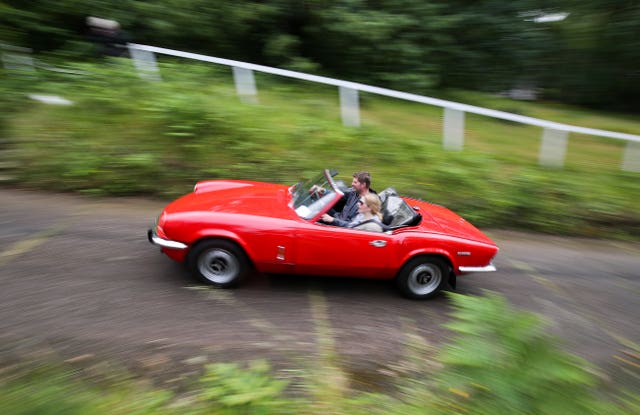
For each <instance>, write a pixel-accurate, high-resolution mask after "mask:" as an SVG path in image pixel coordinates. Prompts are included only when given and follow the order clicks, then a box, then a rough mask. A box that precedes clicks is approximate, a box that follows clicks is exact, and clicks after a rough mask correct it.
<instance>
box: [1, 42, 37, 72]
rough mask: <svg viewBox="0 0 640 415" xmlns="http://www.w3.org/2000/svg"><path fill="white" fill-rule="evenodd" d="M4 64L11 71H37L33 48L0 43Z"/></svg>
mask: <svg viewBox="0 0 640 415" xmlns="http://www.w3.org/2000/svg"><path fill="white" fill-rule="evenodd" d="M0 49H1V50H2V55H1V56H2V66H3V67H4V69H5V70H6V71H10V72H29V73H34V72H35V63H34V61H33V57H32V56H31V49H29V48H23V47H19V46H13V45H8V44H6V43H0Z"/></svg>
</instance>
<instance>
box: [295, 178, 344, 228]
mask: <svg viewBox="0 0 640 415" xmlns="http://www.w3.org/2000/svg"><path fill="white" fill-rule="evenodd" d="M333 175H335V173H334V172H332V171H329V170H325V171H324V172H322V174H320V175H318V176H316V177H314V178H313V179H311V180H307V181H305V182H300V183H297V184H296V185H294V186H293V188H292V196H293V209H294V210H295V211H296V213H297V214H298V216H300V217H301V218H302V219H306V220H309V219H312V218H314V217H315V216H316V215H318V213H320V212H321V211H322V210H324V209H325V208H326V207H327V206H328V205H329V204H331V203H333V202H334V201H335V200H336V196H338V195H339V196H342V192H340V191H339V190H337V188H336V184H335V182H334V181H333V178H332V176H333Z"/></svg>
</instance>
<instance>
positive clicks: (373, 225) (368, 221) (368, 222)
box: [348, 193, 384, 232]
mask: <svg viewBox="0 0 640 415" xmlns="http://www.w3.org/2000/svg"><path fill="white" fill-rule="evenodd" d="M381 209H382V203H381V202H380V198H379V197H378V195H377V194H375V193H367V194H366V195H364V196H362V197H361V198H360V200H359V201H358V216H356V218H355V219H354V220H353V221H352V222H351V223H349V225H348V227H349V228H353V229H360V230H363V231H372V232H382V231H383V230H384V227H383V225H382V212H381Z"/></svg>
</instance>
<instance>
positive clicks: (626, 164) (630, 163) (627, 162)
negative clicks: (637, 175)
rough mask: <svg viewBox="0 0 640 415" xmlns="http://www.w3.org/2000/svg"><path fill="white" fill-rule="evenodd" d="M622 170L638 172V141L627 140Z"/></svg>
mask: <svg viewBox="0 0 640 415" xmlns="http://www.w3.org/2000/svg"><path fill="white" fill-rule="evenodd" d="M622 170H626V171H634V172H640V141H629V142H627V148H626V150H625V151H624V160H623V161H622Z"/></svg>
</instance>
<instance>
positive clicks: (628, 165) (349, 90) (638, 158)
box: [128, 43, 640, 172]
mask: <svg viewBox="0 0 640 415" xmlns="http://www.w3.org/2000/svg"><path fill="white" fill-rule="evenodd" d="M128 47H129V52H130V54H131V57H132V58H133V59H134V62H135V65H136V68H137V69H138V71H139V73H140V75H141V76H142V77H145V78H147V79H154V80H159V79H160V73H159V71H158V67H157V64H156V60H155V55H154V54H162V55H170V56H176V57H180V58H187V59H194V60H199V61H203V62H210V63H215V64H219V65H226V66H230V67H232V68H233V76H234V82H235V86H236V92H237V93H238V95H239V96H240V98H241V99H242V100H244V101H249V102H257V99H258V94H257V89H256V84H255V79H254V76H253V71H258V72H264V73H268V74H273V75H280V76H284V77H288V78H295V79H301V80H305V81H310V82H316V83H321V84H326V85H333V86H337V87H338V88H339V94H340V110H341V116H342V122H343V124H344V125H345V126H352V127H358V126H360V107H359V98H358V91H363V92H368V93H372V94H377V95H383V96H387V97H392V98H397V99H402V100H406V101H413V102H419V103H422V104H428V105H434V106H438V107H442V108H444V120H443V145H444V147H445V148H446V149H450V150H461V149H462V147H463V146H464V113H467V112H468V113H471V114H479V115H484V116H487V117H493V118H498V119H502V120H508V121H513V122H517V123H521V124H528V125H534V126H538V127H541V128H543V129H544V131H543V134H542V144H541V146H540V153H539V163H540V164H541V165H545V166H552V167H561V166H562V165H563V164H564V158H565V153H566V149H567V142H568V135H569V133H577V134H586V135H593V136H599V137H608V138H613V139H620V140H625V141H627V147H626V150H625V154H624V157H623V161H622V166H621V167H622V169H624V170H628V171H637V172H640V136H639V135H634V134H626V133H619V132H614V131H606V130H598V129H595V128H586V127H579V126H575V125H569V124H561V123H557V122H553V121H547V120H542V119H539V118H533V117H526V116H523V115H518V114H512V113H509V112H504V111H497V110H492V109H488V108H482V107H476V106H473V105H467V104H461V103H458V102H452V101H446V100H442V99H437V98H431V97H426V96H422V95H416V94H410V93H407V92H400V91H394V90H391V89H386V88H379V87H375V86H371V85H365V84H360V83H356V82H348V81H342V80H339V79H333V78H327V77H324V76H318V75H310V74H306V73H302V72H295V71H290V70H286V69H279V68H273V67H269V66H263V65H256V64H252V63H247V62H240V61H235V60H230V59H223V58H216V57H212V56H206V55H200V54H196V53H189V52H182V51H178V50H172V49H165V48H159V47H156V46H148V45H140V44H135V43H130V44H129V45H128Z"/></svg>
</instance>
